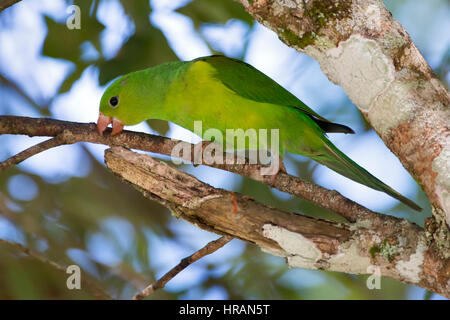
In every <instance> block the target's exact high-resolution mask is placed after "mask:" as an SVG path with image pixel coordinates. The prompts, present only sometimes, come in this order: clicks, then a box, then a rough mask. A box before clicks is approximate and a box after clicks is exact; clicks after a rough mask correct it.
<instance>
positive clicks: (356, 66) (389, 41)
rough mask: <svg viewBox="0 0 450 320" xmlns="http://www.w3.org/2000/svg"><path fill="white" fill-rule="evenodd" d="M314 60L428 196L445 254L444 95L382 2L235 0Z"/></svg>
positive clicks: (448, 204) (447, 165)
mask: <svg viewBox="0 0 450 320" xmlns="http://www.w3.org/2000/svg"><path fill="white" fill-rule="evenodd" d="M238 1H239V2H241V3H242V4H243V5H244V7H245V9H246V10H247V11H248V12H249V13H250V14H251V15H252V16H253V17H255V19H256V20H258V21H259V22H261V23H262V24H263V25H264V26H266V27H268V28H270V29H272V30H273V31H274V32H276V33H277V34H278V36H279V37H280V39H281V40H282V41H284V42H285V43H286V44H287V45H288V46H290V47H293V48H295V49H297V50H298V51H300V52H303V53H306V54H308V55H310V56H311V57H312V58H314V59H316V60H317V61H318V62H319V64H320V66H321V69H322V70H323V72H324V73H325V75H326V76H327V77H328V79H329V80H330V81H332V82H333V83H335V84H337V85H340V86H341V87H342V88H343V89H344V91H345V92H346V93H347V95H348V96H349V97H350V99H351V100H352V101H353V102H354V103H355V105H356V106H357V107H358V109H359V110H360V111H361V112H362V114H363V115H364V116H365V118H366V119H367V120H368V121H369V123H370V124H371V126H372V127H373V128H374V129H375V131H376V132H377V133H378V134H379V136H380V137H381V138H382V139H383V141H384V143H385V144H386V145H387V147H388V148H389V149H390V150H391V151H392V152H393V153H394V154H395V155H396V156H397V157H398V158H399V159H400V161H401V162H402V164H403V166H404V167H405V168H406V169H407V170H408V171H409V172H410V173H411V175H412V176H413V177H414V178H415V179H416V181H418V182H419V184H420V185H421V187H422V188H423V189H424V191H425V193H426V194H427V196H428V198H429V200H430V202H431V205H432V208H433V215H434V218H435V224H436V225H437V226H438V228H439V229H440V231H439V232H438V233H436V234H435V235H437V234H439V237H437V236H435V238H434V244H435V245H436V246H437V247H438V249H439V250H440V251H441V254H443V255H445V256H446V257H449V252H450V231H449V226H450V176H449V172H450V161H449V157H450V139H449V136H450V130H449V119H450V108H449V105H450V95H449V93H448V91H447V90H446V89H445V87H444V86H443V85H442V83H441V82H440V81H439V79H437V78H436V76H435V75H434V73H433V71H432V70H431V68H430V66H429V65H428V64H427V62H426V61H425V59H424V58H423V57H422V55H421V54H420V52H419V50H418V49H417V48H416V46H415V45H414V43H413V42H412V40H411V38H410V37H409V35H408V33H407V32H406V31H405V29H404V28H403V27H402V26H401V25H400V23H398V22H397V21H396V20H395V19H393V17H392V14H391V13H390V12H389V11H388V10H387V9H386V7H385V6H384V4H383V2H382V1H381V0H309V1H284V0H258V1H247V0H238Z"/></svg>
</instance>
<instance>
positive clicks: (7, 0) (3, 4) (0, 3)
mask: <svg viewBox="0 0 450 320" xmlns="http://www.w3.org/2000/svg"><path fill="white" fill-rule="evenodd" d="M20 1H21V0H0V12H2V11H3V10H5V9H6V8H8V7H11V6H12V5H13V4H16V3H17V2H20Z"/></svg>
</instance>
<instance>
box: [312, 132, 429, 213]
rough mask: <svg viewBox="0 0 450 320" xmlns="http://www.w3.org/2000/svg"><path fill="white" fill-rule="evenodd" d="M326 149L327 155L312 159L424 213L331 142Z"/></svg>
mask: <svg viewBox="0 0 450 320" xmlns="http://www.w3.org/2000/svg"><path fill="white" fill-rule="evenodd" d="M324 147H325V150H326V153H325V154H322V155H317V156H316V155H314V156H310V157H311V158H312V159H314V160H315V161H317V162H319V163H321V164H323V165H325V166H327V167H329V168H330V169H332V170H334V171H336V172H338V173H340V174H342V175H343V176H345V177H347V178H349V179H352V180H354V181H356V182H359V183H361V184H363V185H366V186H368V187H370V188H372V189H375V190H378V191H382V192H385V193H387V194H388V195H390V196H392V197H394V198H395V199H397V200H399V201H401V202H403V203H404V204H406V205H407V206H408V207H410V208H412V209H414V210H417V211H422V208H421V207H419V206H418V205H417V204H416V203H414V202H413V201H411V200H409V199H408V198H406V197H404V196H402V195H401V194H400V193H398V192H397V191H395V190H394V189H392V188H391V187H389V186H388V185H386V184H384V183H383V182H382V181H380V180H379V179H377V178H375V177H374V176H373V175H371V174H370V173H369V172H368V171H367V170H365V169H364V168H362V167H360V166H359V165H358V164H356V163H355V162H354V161H353V160H351V159H350V158H349V157H347V156H346V155H345V154H343V153H342V152H341V151H339V150H338V149H337V148H336V147H335V146H334V145H333V144H332V143H331V142H329V141H324Z"/></svg>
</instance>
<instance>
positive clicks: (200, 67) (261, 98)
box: [100, 56, 420, 210]
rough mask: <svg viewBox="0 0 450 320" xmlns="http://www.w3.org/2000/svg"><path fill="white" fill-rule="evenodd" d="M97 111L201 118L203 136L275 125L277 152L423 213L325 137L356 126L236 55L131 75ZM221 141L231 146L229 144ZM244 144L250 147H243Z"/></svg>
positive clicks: (125, 117) (187, 122)
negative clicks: (320, 110) (333, 117)
mask: <svg viewBox="0 0 450 320" xmlns="http://www.w3.org/2000/svg"><path fill="white" fill-rule="evenodd" d="M112 97H116V98H117V99H118V101H119V103H118V105H117V106H115V107H114V108H112V107H111V106H110V104H109V101H110V99H111V98H112ZM100 112H101V113H103V114H104V115H106V116H110V117H115V118H117V119H119V120H120V121H122V123H123V124H125V125H131V124H136V123H139V122H142V121H145V120H148V119H161V120H167V121H171V122H173V123H176V124H178V125H180V126H182V127H184V128H186V129H188V130H191V131H193V130H194V121H196V120H201V121H202V129H203V131H202V136H203V133H204V132H205V131H206V130H207V129H212V128H214V129H218V130H219V131H220V132H221V133H222V134H223V135H224V136H225V134H226V130H227V129H243V130H244V131H245V130H248V129H256V130H258V129H268V130H270V129H279V134H280V137H279V140H280V146H279V147H280V150H279V155H280V156H281V157H282V156H283V155H284V152H285V151H289V152H291V153H296V154H301V155H304V156H307V157H310V158H311V159H313V160H315V161H317V162H319V163H321V164H323V165H325V166H327V167H329V168H331V169H332V170H334V171H336V172H338V173H340V174H342V175H344V176H345V177H347V178H350V179H352V180H354V181H356V182H359V183H361V184H364V185H366V186H368V187H370V188H373V189H375V190H379V191H382V192H385V193H387V194H389V195H391V196H392V197H394V198H396V199H398V200H400V201H401V202H403V203H405V204H406V205H408V206H410V207H411V208H413V209H415V210H420V207H419V206H417V205H416V204H415V203H414V202H412V201H411V200H409V199H407V198H405V197H404V196H402V195H401V194H399V193H398V192H396V191H395V190H393V189H392V188H390V187H389V186H387V185H386V184H384V183H383V182H381V181H380V180H379V179H377V178H376V177H374V176H373V175H371V174H370V173H369V172H368V171H366V170H365V169H363V168H362V167H360V166H359V165H357V164H356V163H355V162H353V161H352V160H351V159H350V158H348V157H347V156H346V155H345V154H343V153H342V152H341V151H339V150H338V149H337V148H336V147H335V146H334V145H333V144H332V143H331V142H330V141H329V140H328V138H327V137H326V132H344V133H353V130H351V129H350V128H348V127H346V126H344V125H340V124H335V123H332V122H330V121H329V120H327V119H325V118H324V117H322V116H320V115H319V114H317V113H316V112H314V111H313V110H312V109H310V108H309V107H308V106H306V105H305V104H304V103H303V102H301V101H300V100H299V99H298V98H297V97H295V96H294V95H293V94H291V93H290V92H289V91H287V90H286V89H284V88H283V87H281V86H280V85H279V84H277V83H276V82H275V81H273V80H272V79H270V78H269V77H268V76H266V75H264V74H263V73H262V72H260V71H258V70H257V69H255V68H254V67H252V66H250V65H248V64H246V63H244V62H242V61H239V60H236V59H231V58H226V57H223V56H210V57H203V58H198V59H195V60H192V61H186V62H171V63H165V64H162V65H159V66H156V67H153V68H149V69H145V70H141V71H137V72H133V73H130V74H128V75H125V76H123V77H121V78H119V79H117V80H116V81H115V82H113V83H112V84H111V85H110V86H109V87H108V88H107V89H106V91H105V93H104V94H103V96H102V99H101V101H100ZM233 142H234V141H233ZM225 143H226V144H227V146H228V145H231V142H230V141H225ZM267 147H269V146H265V148H267ZM245 148H246V149H251V148H252V147H251V146H249V145H248V144H246V145H245ZM256 148H262V147H261V146H256ZM234 150H236V147H235V149H234Z"/></svg>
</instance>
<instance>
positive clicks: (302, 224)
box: [0, 116, 450, 296]
mask: <svg viewBox="0 0 450 320" xmlns="http://www.w3.org/2000/svg"><path fill="white" fill-rule="evenodd" d="M7 133H9V134H27V135H29V136H60V137H65V138H63V140H64V139H67V140H65V141H66V142H67V143H74V142H80V141H86V142H92V143H100V144H105V145H110V146H126V147H128V148H134V149H140V150H145V151H151V152H157V153H161V154H165V155H171V152H172V149H173V147H174V146H176V145H177V144H178V143H180V141H178V140H172V139H168V138H164V137H160V136H153V135H148V134H144V133H138V132H130V131H124V132H122V133H121V134H119V135H117V136H113V137H112V136H111V135H110V133H111V130H110V129H108V130H107V131H106V133H105V135H104V136H100V135H99V134H98V133H97V132H96V130H95V125H94V124H83V123H74V122H67V121H60V120H54V119H44V118H39V119H33V118H24V117H14V116H0V134H7ZM63 133H64V134H63ZM183 143H185V142H183ZM187 145H188V146H190V147H191V148H192V149H194V145H191V144H187ZM193 154H194V152H191V155H193ZM105 161H106V164H107V166H108V167H109V168H110V169H111V170H112V171H113V172H114V173H115V174H116V175H118V176H120V177H121V179H123V180H124V181H126V182H128V183H130V184H132V185H133V186H134V187H135V188H137V189H138V190H139V191H140V192H142V193H143V194H144V195H145V196H146V197H148V198H150V199H152V200H154V201H156V202H159V203H161V204H162V205H164V206H166V207H167V208H169V209H170V210H171V211H172V212H173V213H174V214H175V215H177V216H180V217H182V218H184V219H186V220H187V221H189V222H191V223H193V224H195V225H197V226H198V227H200V228H203V229H206V230H209V231H211V232H215V233H217V234H219V235H226V236H231V237H236V238H239V239H241V240H244V241H248V242H252V243H255V244H257V245H259V246H260V247H261V248H262V249H263V250H265V251H267V252H269V253H272V254H276V255H280V256H283V257H286V258H287V262H288V263H289V265H291V266H294V267H303V268H312V269H326V270H334V271H340V272H347V273H353V274H361V273H368V272H369V271H368V270H369V269H368V268H369V267H370V266H372V265H375V266H377V267H379V268H380V269H381V274H382V275H384V276H387V277H391V278H394V279H398V280H400V281H403V282H407V283H412V284H415V285H418V286H422V287H424V288H427V289H429V290H431V291H433V292H436V293H439V294H442V295H445V296H450V294H449V284H448V283H449V282H448V281H449V278H450V259H449V258H443V257H441V256H440V255H439V253H438V252H436V250H435V249H434V247H429V246H428V242H427V237H426V235H427V233H429V232H430V230H431V229H427V230H426V231H425V230H423V229H421V228H420V227H418V226H417V225H414V224H412V223H409V222H408V221H406V220H403V219H398V218H395V217H392V216H387V215H382V214H379V213H376V212H373V211H370V210H368V209H366V208H364V207H362V206H360V205H359V204H357V203H355V202H353V201H351V200H349V199H347V198H345V197H343V196H341V195H340V194H339V193H337V192H335V191H330V190H327V189H325V188H322V187H319V186H317V185H314V184H312V183H311V182H307V181H303V180H301V179H299V178H296V177H293V176H290V175H288V174H284V173H282V174H280V176H279V177H278V178H277V180H276V182H275V187H277V188H278V189H280V190H281V191H285V192H289V193H291V194H294V195H299V196H303V195H304V196H305V198H307V199H308V200H311V201H313V202H314V203H316V204H318V205H320V206H322V207H325V208H329V209H332V210H333V209H336V210H334V211H335V212H338V213H339V214H341V215H342V216H344V217H346V218H347V219H348V220H349V221H350V222H353V223H352V224H350V225H342V224H338V223H333V222H328V221H323V220H318V219H314V218H310V217H306V216H302V215H298V214H292V213H286V212H282V211H279V210H276V209H274V208H270V207H267V206H264V205H262V204H260V203H258V202H255V201H254V200H253V199H251V198H249V197H246V196H243V195H239V194H235V193H232V192H229V191H225V190H221V189H215V188H212V187H211V186H209V185H206V184H204V183H202V182H200V181H198V180H197V179H195V178H194V177H192V176H190V175H188V174H186V173H184V172H182V171H179V170H177V169H175V168H172V167H170V166H168V165H167V164H165V163H163V162H160V161H156V160H153V159H152V158H151V157H148V156H146V155H140V154H137V153H134V152H131V151H128V150H126V149H124V148H122V147H113V149H109V150H107V152H106V153H105ZM211 166H213V167H217V168H221V169H225V170H229V171H231V172H235V173H238V174H242V175H245V176H247V177H249V178H252V179H255V180H258V181H261V182H264V183H269V182H270V181H266V180H267V179H266V177H264V176H261V175H260V170H259V166H257V165H249V164H234V165H227V164H223V165H211ZM269 180H270V179H269ZM297 188H298V189H297ZM234 201H235V203H236V205H237V208H238V210H237V213H235V210H234V208H235V203H234ZM322 201H323V202H322ZM346 210H348V211H346ZM428 239H429V237H428Z"/></svg>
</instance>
